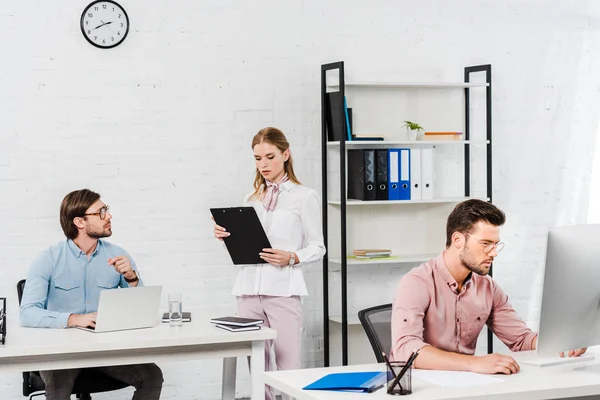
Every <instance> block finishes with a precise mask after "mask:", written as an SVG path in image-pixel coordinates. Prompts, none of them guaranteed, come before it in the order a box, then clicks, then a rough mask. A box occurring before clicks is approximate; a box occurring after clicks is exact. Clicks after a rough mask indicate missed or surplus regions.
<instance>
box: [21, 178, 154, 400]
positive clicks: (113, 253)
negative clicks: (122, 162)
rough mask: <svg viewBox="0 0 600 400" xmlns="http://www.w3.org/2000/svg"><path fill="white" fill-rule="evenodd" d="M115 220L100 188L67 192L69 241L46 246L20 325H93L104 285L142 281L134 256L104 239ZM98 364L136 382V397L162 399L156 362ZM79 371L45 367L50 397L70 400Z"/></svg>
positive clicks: (64, 216)
mask: <svg viewBox="0 0 600 400" xmlns="http://www.w3.org/2000/svg"><path fill="white" fill-rule="evenodd" d="M111 220H112V215H111V214H110V212H109V207H108V206H107V205H106V204H104V203H103V202H102V200H100V195H99V194H98V193H95V192H92V191H91V190H88V189H82V190H77V191H74V192H71V193H69V194H68V195H66V196H65V198H64V199H63V201H62V204H61V206H60V224H61V226H62V229H63V232H64V233H65V236H66V237H67V240H66V241H63V242H60V243H58V244H56V245H54V246H51V247H50V248H48V249H46V250H44V251H42V252H41V253H40V255H39V256H38V257H37V258H36V259H35V261H34V262H33V264H32V265H31V267H30V269H29V274H28V275H27V280H26V284H25V291H24V293H23V298H22V300H21V309H20V317H21V325H23V326H28V327H37V328H67V327H69V328H72V327H89V326H92V327H93V326H95V323H96V310H97V309H98V300H99V297H100V291H101V290H104V289H117V288H119V287H130V286H138V285H143V282H142V280H141V278H140V277H139V275H138V273H137V267H136V265H135V262H134V261H133V260H132V259H131V256H129V254H128V253H127V252H126V251H125V250H123V249H122V248H120V247H118V246H115V245H114V244H111V243H109V242H106V241H104V240H101V239H102V238H105V237H109V236H110V235H112V230H111ZM96 369H97V370H98V371H99V372H101V373H103V374H106V375H109V376H111V377H113V378H115V379H118V380H120V381H123V382H126V383H129V384H130V385H133V386H134V387H135V388H136V390H135V393H134V395H133V400H141V399H143V400H154V399H159V398H160V392H161V390H162V383H163V377H162V372H161V370H160V368H159V367H158V366H157V365H156V364H140V365H123V366H114V367H101V368H96ZM80 372H81V369H70V370H57V371H40V374H41V376H42V379H43V380H44V383H45V384H46V399H48V400H69V399H70V398H71V391H72V388H73V383H74V382H75V379H76V378H77V376H78V375H79V373H80Z"/></svg>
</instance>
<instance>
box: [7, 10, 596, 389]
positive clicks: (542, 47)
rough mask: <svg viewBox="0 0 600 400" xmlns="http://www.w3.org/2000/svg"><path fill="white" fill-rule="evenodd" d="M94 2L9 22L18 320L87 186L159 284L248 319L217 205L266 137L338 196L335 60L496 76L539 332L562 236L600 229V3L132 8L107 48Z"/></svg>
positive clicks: (314, 352) (309, 179) (501, 163)
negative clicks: (219, 229)
mask: <svg viewBox="0 0 600 400" xmlns="http://www.w3.org/2000/svg"><path fill="white" fill-rule="evenodd" d="M86 4H87V2H81V1H75V0H65V1H61V2H49V1H42V0H29V1H19V0H4V1H3V2H2V7H1V9H0V38H2V40H0V122H1V128H0V195H1V199H2V200H1V202H0V223H1V227H2V228H1V229H0V268H1V271H2V274H1V275H0V276H1V278H0V293H1V294H3V295H7V296H8V297H9V304H10V307H9V310H8V311H9V314H10V316H11V319H12V323H16V320H15V316H16V312H17V310H16V299H15V297H16V296H15V289H14V286H15V283H16V282H17V281H18V280H19V279H20V278H22V277H23V276H25V274H26V271H27V268H28V265H29V263H30V262H31V260H32V258H33V257H34V256H35V254H36V253H37V252H38V251H39V250H40V249H42V248H43V247H45V246H47V245H49V244H51V243H54V242H56V241H57V240H60V239H61V231H60V227H59V223H58V217H57V212H58V206H59V203H60V200H61V199H62V197H63V196H64V194H66V193H67V192H68V191H70V190H73V189H76V188H81V187H89V188H91V189H93V190H96V191H99V192H100V193H102V195H103V198H104V199H105V200H106V201H107V202H108V203H109V204H111V206H112V208H113V210H114V225H113V226H114V231H115V235H114V237H113V241H114V242H115V243H118V244H119V245H121V246H123V247H125V248H126V249H127V250H128V251H129V252H130V253H131V254H132V255H133V257H135V259H136V261H137V262H138V264H139V266H140V268H141V270H142V272H143V274H144V277H145V279H146V281H147V282H148V283H161V284H163V285H164V289H165V290H164V291H165V293H168V292H169V291H172V290H178V291H181V292H183V293H184V297H185V299H184V301H185V302H186V304H188V305H191V304H194V305H195V306H203V307H206V309H207V310H208V309H209V308H210V309H211V310H213V311H214V312H216V313H228V312H232V311H233V310H234V307H235V306H234V299H233V297H232V296H231V295H230V290H231V286H232V280H233V278H234V274H235V269H234V268H233V267H232V266H231V265H230V263H229V259H228V256H227V254H226V253H225V252H224V250H223V249H222V248H221V246H220V245H219V243H217V242H216V241H215V240H214V239H213V238H212V237H211V223H210V219H209V213H208V208H209V207H210V206H217V205H221V206H225V205H236V204H239V202H240V199H241V198H242V196H243V195H244V193H246V192H247V191H248V190H249V189H250V184H251V178H252V156H251V151H250V148H249V143H250V139H251V137H252V135H253V134H254V133H255V132H256V131H257V130H258V129H260V128H262V127H264V126H266V125H275V126H278V127H280V128H282V129H283V130H284V132H286V133H287V135H288V137H289V139H290V142H291V144H292V149H293V154H294V157H295V159H296V166H297V170H298V171H297V172H298V175H299V177H300V179H301V180H302V181H303V182H304V183H305V184H307V185H308V186H311V187H314V188H316V189H318V190H320V189H321V187H320V145H319V140H320V137H319V134H320V111H319V108H320V96H319V79H320V75H319V74H320V68H319V66H320V64H322V63H324V62H331V61H338V60H344V61H346V71H347V75H348V76H349V77H353V78H355V79H365V80H381V81H387V80H410V79H414V80H447V81H455V80H460V79H461V78H462V68H463V67H464V66H466V65H474V64H480V63H491V64H492V65H493V79H494V133H495V153H494V154H495V157H494V168H495V170H494V178H495V185H494V188H495V201H496V203H497V204H498V205H499V206H500V207H502V208H503V209H505V210H506V211H507V213H508V224H507V226H506V227H505V228H504V230H503V232H504V235H503V236H504V237H503V240H504V241H505V242H507V244H508V246H507V248H506V250H505V251H504V252H503V254H502V257H501V258H499V259H498V262H497V263H496V276H497V279H498V280H499V281H500V283H501V284H502V285H503V286H504V288H505V289H506V291H507V292H508V293H509V294H510V295H511V296H512V298H513V303H514V305H515V306H516V308H517V309H518V311H519V312H520V313H521V315H523V317H524V318H525V319H527V320H528V321H530V322H533V323H534V324H535V322H536V318H537V313H538V312H539V309H538V304H537V303H538V302H539V293H538V292H537V290H538V289H539V283H538V282H539V278H540V273H541V268H542V265H541V260H542V256H543V246H544V231H545V229H546V227H547V226H548V225H553V224H557V223H568V222H574V221H582V220H583V218H585V210H586V206H587V204H586V202H587V195H588V186H589V179H590V173H589V170H590V166H591V156H592V149H593V147H592V146H590V141H589V140H590V137H591V135H592V134H594V133H595V132H596V127H597V110H598V109H599V107H598V106H599V98H598V81H599V80H598V78H599V76H598V72H597V71H599V70H600V68H598V60H599V56H598V54H600V52H598V50H599V49H598V43H599V42H598V5H597V4H596V2H593V1H584V0H574V1H570V2H552V3H551V4H549V3H548V2H546V1H542V0H536V1H529V2H520V1H509V2H500V3H494V2H480V1H475V0H459V1H454V2H432V1H425V2H419V3H414V2H408V1H397V0H379V1H375V2H362V1H356V0H355V1H341V0H338V1H329V2H323V1H317V0H304V1H298V0H296V1H287V2H278V1H260V2H259V1H255V2H246V1H225V2H223V1H202V2H198V1H191V0H181V1H176V2H173V1H165V0H155V1H153V2H148V1H142V0H121V4H122V5H123V6H124V7H125V8H126V10H127V11H128V13H129V16H130V19H131V31H130V34H129V37H128V38H127V39H126V40H125V42H124V43H123V44H122V45H121V46H119V47H117V48H115V49H112V50H104V51H102V50H98V49H96V48H93V47H92V46H90V45H89V44H88V43H87V42H86V41H85V40H84V38H83V36H82V35H81V33H80V31H79V27H78V23H79V17H80V13H81V11H82V9H83V7H84V6H85V5H86ZM400 122H401V121H399V123H400ZM376 273H377V272H376ZM385 274H387V272H384V275H385ZM307 276H308V284H309V287H310V291H311V294H312V296H311V297H310V298H308V299H306V301H305V302H304V309H305V320H306V321H305V322H306V333H305V338H304V345H305V349H306V351H305V352H304V363H305V364H306V365H314V364H318V363H319V362H320V360H322V356H321V354H320V352H319V345H320V340H319V339H320V335H321V329H322V322H321V306H320V304H321V295H320V293H321V283H320V282H321V279H320V273H319V266H314V267H311V268H310V271H308V273H307ZM374 280H375V277H374ZM355 283H356V282H355ZM386 292H387V291H386ZM382 300H384V299H382ZM388 301H389V299H388ZM9 334H10V332H9ZM8 340H10V336H9V339H8ZM239 364H240V368H239V370H240V376H241V378H242V384H241V385H239V390H238V394H239V395H240V396H242V395H247V394H248V380H247V371H246V368H244V367H245V366H244V364H245V363H243V362H240V363H239ZM219 365H220V364H219V361H218V360H212V361H202V362H189V363H179V364H165V365H162V367H163V370H164V372H165V377H166V385H165V389H164V396H163V398H165V399H178V400H180V399H199V398H203V399H216V398H218V394H219V385H218V383H219V381H220V372H219V371H220V367H219ZM0 393H1V396H0V397H1V398H2V399H8V400H13V399H15V400H16V399H21V396H20V375H19V374H18V373H11V374H8V373H5V374H0ZM129 393H130V391H124V393H123V394H121V395H114V394H111V395H104V396H101V395H98V396H95V398H98V399H108V398H111V399H117V400H121V399H126V398H128V397H129V396H130V395H129Z"/></svg>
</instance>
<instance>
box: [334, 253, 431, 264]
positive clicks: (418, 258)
mask: <svg viewBox="0 0 600 400" xmlns="http://www.w3.org/2000/svg"><path fill="white" fill-rule="evenodd" d="M437 256H438V254H437V253H426V254H406V255H401V256H392V257H390V258H371V259H367V258H360V259H359V258H348V259H347V265H375V264H404V263H414V262H423V261H427V260H431V259H432V258H435V257H437ZM329 262H330V263H333V264H341V263H342V260H340V259H339V258H331V259H329Z"/></svg>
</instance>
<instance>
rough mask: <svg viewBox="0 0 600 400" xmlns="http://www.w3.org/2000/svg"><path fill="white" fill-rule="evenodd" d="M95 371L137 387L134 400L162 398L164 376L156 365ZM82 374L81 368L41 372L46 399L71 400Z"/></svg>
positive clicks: (156, 399) (107, 368) (124, 366)
mask: <svg viewBox="0 0 600 400" xmlns="http://www.w3.org/2000/svg"><path fill="white" fill-rule="evenodd" d="M94 369H95V370H97V371H98V372H100V373H102V374H105V375H108V376H110V377H112V378H115V379H118V380H120V381H122V382H125V383H129V384H130V385H131V386H133V387H135V392H134V393H133V398H132V400H158V399H159V398H160V391H161V390H162V383H163V375H162V371H161V370H160V368H159V367H158V366H157V365H156V364H137V365H119V366H114V367H98V368H94ZM80 372H81V369H80V368H79V369H62V370H55V371H40V375H41V377H42V380H43V381H44V383H45V384H46V399H47V400H69V399H70V398H71V391H72V390H73V384H74V382H75V379H76V378H77V376H78V375H79V373H80Z"/></svg>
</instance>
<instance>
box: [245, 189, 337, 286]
mask: <svg viewBox="0 0 600 400" xmlns="http://www.w3.org/2000/svg"><path fill="white" fill-rule="evenodd" d="M248 197H249V195H248V196H246V201H245V204H246V205H251V206H252V207H254V209H255V210H256V213H257V214H258V218H259V219H260V222H261V223H262V226H263V228H264V230H265V232H266V234H267V237H268V238H269V242H271V246H273V248H274V249H279V250H285V251H292V252H294V253H296V254H297V255H298V260H300V262H299V263H298V264H296V265H294V266H293V267H289V266H285V267H279V266H276V265H272V264H266V263H265V264H250V265H242V266H241V268H242V269H241V271H240V272H239V273H238V275H237V278H236V281H235V285H234V287H233V294H234V295H236V296H243V295H265V296H284V297H289V296H306V295H308V291H307V289H306V283H305V282H304V275H303V274H302V265H303V264H305V263H307V262H311V261H317V260H320V259H321V258H323V256H324V255H325V244H324V243H323V229H322V220H321V204H320V200H319V196H318V195H317V192H316V191H315V190H313V189H310V188H307V187H306V186H302V185H297V184H295V183H293V182H291V181H287V182H285V183H284V184H282V185H281V186H280V189H279V198H278V199H277V205H276V207H275V210H274V211H267V210H266V209H265V207H264V206H263V205H262V203H261V202H260V201H259V200H250V201H249V200H248Z"/></svg>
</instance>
